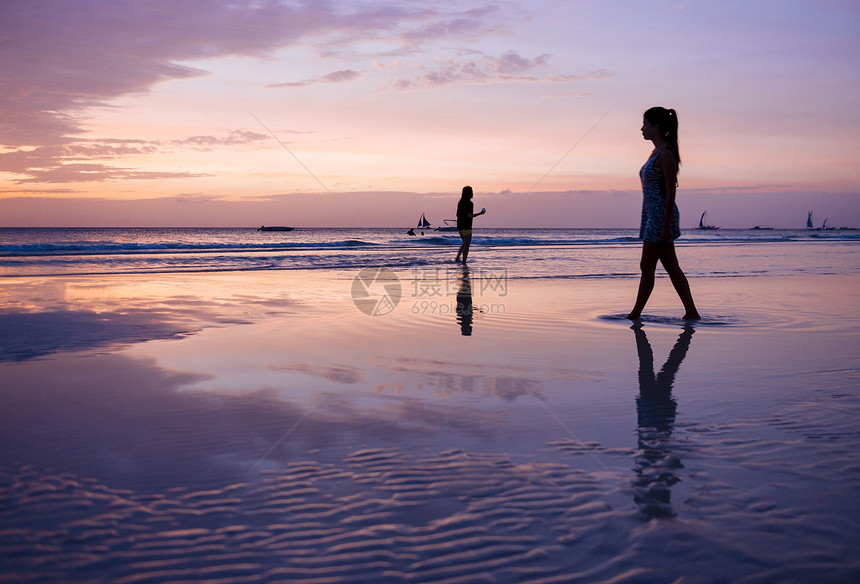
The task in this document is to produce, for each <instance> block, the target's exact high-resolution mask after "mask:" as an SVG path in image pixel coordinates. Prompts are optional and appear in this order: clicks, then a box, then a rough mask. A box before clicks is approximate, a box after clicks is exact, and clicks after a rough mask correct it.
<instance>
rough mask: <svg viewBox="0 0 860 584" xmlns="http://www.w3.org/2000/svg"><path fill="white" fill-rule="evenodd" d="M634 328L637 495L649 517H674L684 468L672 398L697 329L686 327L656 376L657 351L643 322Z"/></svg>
mask: <svg viewBox="0 0 860 584" xmlns="http://www.w3.org/2000/svg"><path fill="white" fill-rule="evenodd" d="M632 328H633V332H634V334H635V335H636V351H637V353H638V354H639V397H637V398H636V413H637V417H638V420H639V424H638V434H639V441H638V442H639V444H638V446H639V452H638V453H637V455H636V466H635V468H634V470H635V472H636V481H635V482H634V483H633V488H634V497H633V498H634V500H635V501H636V503H638V504H639V508H640V511H641V512H642V514H643V515H644V516H645V517H646V518H648V519H650V518H653V517H672V516H674V512H673V511H672V506H671V502H670V498H671V487H672V485H674V484H675V483H677V482H678V481H679V480H680V479H679V478H678V477H677V476H676V474H675V471H676V470H677V469H679V468H683V465H682V464H681V461H680V460H679V459H678V458H677V456H674V455H673V454H672V452H671V451H670V450H669V439H670V437H671V436H672V428H673V426H674V425H675V410H676V407H677V403H676V402H675V399H674V398H673V397H672V384H673V383H674V382H675V374H676V373H677V372H678V369H679V368H680V367H681V362H682V361H683V360H684V357H685V356H686V354H687V350H688V349H689V348H690V340H691V339H692V338H693V333H694V332H695V331H694V329H693V327H691V326H686V327H684V330H683V332H682V333H681V335H680V336H679V337H678V340H677V341H676V342H675V346H674V347H672V350H671V351H670V352H669V357H668V359H666V364H665V365H663V368H662V369H660V373H658V374H657V375H654V352H653V351H652V350H651V344H650V343H649V342H648V337H646V336H645V331H644V330H642V326H641V325H637V326H633V327H632Z"/></svg>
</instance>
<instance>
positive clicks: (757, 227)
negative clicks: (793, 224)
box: [750, 225, 773, 231]
mask: <svg viewBox="0 0 860 584" xmlns="http://www.w3.org/2000/svg"><path fill="white" fill-rule="evenodd" d="M750 229H753V230H755V231H770V230H772V229H773V227H762V226H761V225H756V226H755V227H750Z"/></svg>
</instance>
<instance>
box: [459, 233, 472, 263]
mask: <svg viewBox="0 0 860 584" xmlns="http://www.w3.org/2000/svg"><path fill="white" fill-rule="evenodd" d="M471 243H472V234H471V233H470V234H468V235H464V236H463V245H462V246H461V249H462V250H463V263H464V264H465V263H466V258H468V257H469V245H471Z"/></svg>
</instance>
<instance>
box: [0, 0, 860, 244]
mask: <svg viewBox="0 0 860 584" xmlns="http://www.w3.org/2000/svg"><path fill="white" fill-rule="evenodd" d="M858 62H860V3H858V2H857V1H856V0H808V1H801V0H772V1H770V0H742V1H741V0H721V1H695V0H672V1H662V0H653V1H648V2H644V1H633V0H617V1H616V0H601V1H591V0H582V1H578V0H568V1H563V0H528V1H526V0H522V1H516V0H512V1H495V0H463V1H457V2H439V1H433V2H429V1H414V0H391V1H389V0H378V1H360V0H355V1H320V0H310V1H306V2H299V1H292V0H284V1H281V2H276V1H266V0H260V1H255V2H245V1H242V0H153V1H144V0H140V1H138V0H99V1H96V0H79V1H76V2H69V1H66V0H27V1H11V0H2V1H0V68H2V69H0V87H2V90H0V226H7V227H8V226H160V225H167V226H207V225H211V226H256V225H260V224H263V223H266V224H287V225H294V226H344V227H365V226H382V227H385V226H392V227H394V226H409V225H412V224H414V223H415V222H416V221H417V219H418V217H419V216H420V214H421V213H422V212H426V213H427V216H428V218H429V219H430V220H431V222H433V223H440V222H441V220H442V219H443V218H446V217H450V216H452V215H453V208H454V207H455V206H456V200H457V198H458V195H459V192H460V189H461V187H462V186H463V185H465V184H470V185H472V186H473V187H474V189H475V202H476V206H477V207H478V208H480V207H487V209H488V213H487V215H486V216H485V217H483V218H482V219H481V221H482V225H484V226H487V227H519V226H523V227H541V226H546V227H565V226H570V227H635V226H637V225H638V217H639V211H640V198H641V191H640V188H639V179H638V170H639V167H640V166H641V165H642V163H643V162H644V161H645V159H646V158H647V156H648V154H649V152H650V143H648V142H645V141H643V139H642V136H641V134H640V131H639V128H640V126H641V123H642V112H643V111H644V110H645V109H647V108H648V107H650V106H652V105H664V106H666V107H672V108H675V109H676V110H677V111H678V116H679V120H680V137H681V155H682V158H683V166H682V168H681V174H680V178H679V181H680V185H679V187H680V188H679V191H678V193H679V194H678V203H679V206H680V207H681V213H682V226H683V227H690V226H692V225H694V224H695V222H696V221H697V220H698V215H699V214H700V213H701V212H702V211H705V210H707V211H708V214H709V217H710V218H711V221H712V222H713V223H716V224H719V225H722V226H724V227H751V226H752V225H754V224H761V225H773V226H776V227H803V226H804V225H805V221H806V213H807V211H810V210H811V211H814V212H815V217H816V222H818V221H819V220H823V219H824V218H825V217H830V221H831V223H833V224H835V225H837V226H843V225H850V226H855V227H860V99H858V96H860V63H858Z"/></svg>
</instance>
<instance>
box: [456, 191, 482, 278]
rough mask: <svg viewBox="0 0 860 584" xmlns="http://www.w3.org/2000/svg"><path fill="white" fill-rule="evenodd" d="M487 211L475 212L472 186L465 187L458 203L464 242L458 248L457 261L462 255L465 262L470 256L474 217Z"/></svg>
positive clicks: (458, 223) (460, 227)
mask: <svg viewBox="0 0 860 584" xmlns="http://www.w3.org/2000/svg"><path fill="white" fill-rule="evenodd" d="M486 212H487V210H486V209H481V212H480V213H475V204H474V203H473V202H472V187H470V186H465V187H463V194H462V195H461V196H460V202H459V203H457V231H459V232H460V238H461V239H462V240H463V243H462V244H461V245H460V249H458V250H457V257H456V258H454V261H455V262H459V261H460V256H461V255H462V256H463V263H464V264H465V263H466V258H468V257H469V246H470V245H471V243H472V219H473V218H474V217H477V216H478V215H483V214H484V213H486Z"/></svg>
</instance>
